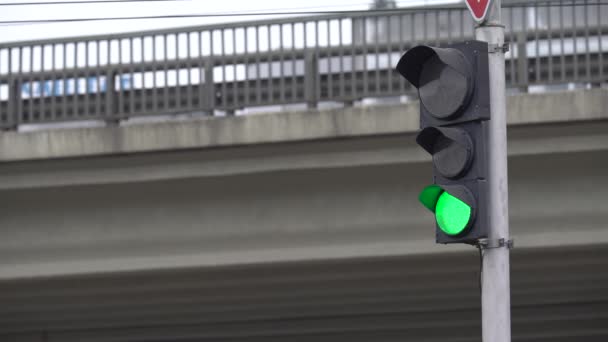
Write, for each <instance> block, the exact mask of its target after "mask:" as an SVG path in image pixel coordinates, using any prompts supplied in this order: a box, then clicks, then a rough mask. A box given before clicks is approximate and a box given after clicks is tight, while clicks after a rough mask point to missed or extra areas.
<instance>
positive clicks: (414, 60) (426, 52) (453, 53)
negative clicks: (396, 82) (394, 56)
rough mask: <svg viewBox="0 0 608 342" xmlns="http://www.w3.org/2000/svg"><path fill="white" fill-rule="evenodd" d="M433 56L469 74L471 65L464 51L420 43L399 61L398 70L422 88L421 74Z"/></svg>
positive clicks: (415, 85)
mask: <svg viewBox="0 0 608 342" xmlns="http://www.w3.org/2000/svg"><path fill="white" fill-rule="evenodd" d="M433 56H437V58H439V60H440V61H441V62H442V63H443V64H445V65H447V66H450V67H451V68H453V69H455V70H456V71H458V72H459V73H461V74H463V75H464V74H468V72H469V67H468V66H467V62H466V59H465V57H464V55H463V54H462V52H460V51H458V50H457V49H454V48H437V47H432V46H428V45H418V46H416V47H413V48H411V49H409V50H408V51H407V52H406V53H405V54H404V55H403V56H401V59H400V60H399V62H398V63H397V67H396V69H397V71H398V72H399V73H400V74H401V75H402V76H403V77H405V79H407V80H408V81H409V82H410V83H411V84H413V85H414V87H416V88H420V75H421V73H422V69H423V67H424V64H425V63H426V62H427V61H428V60H429V59H430V58H431V57H433Z"/></svg>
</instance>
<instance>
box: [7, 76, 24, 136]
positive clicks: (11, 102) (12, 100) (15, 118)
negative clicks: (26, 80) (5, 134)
mask: <svg viewBox="0 0 608 342" xmlns="http://www.w3.org/2000/svg"><path fill="white" fill-rule="evenodd" d="M8 87H9V88H8V106H7V108H6V124H5V125H4V129H6V130H13V129H15V128H17V125H18V122H19V112H18V111H19V109H18V108H19V105H18V103H19V101H21V84H20V82H18V81H17V80H16V79H14V78H9V80H8Z"/></svg>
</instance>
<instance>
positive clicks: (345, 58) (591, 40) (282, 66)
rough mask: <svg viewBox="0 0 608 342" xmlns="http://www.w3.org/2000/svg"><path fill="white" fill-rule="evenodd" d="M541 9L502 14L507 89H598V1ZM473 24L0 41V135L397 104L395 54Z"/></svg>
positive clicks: (386, 16)
mask: <svg viewBox="0 0 608 342" xmlns="http://www.w3.org/2000/svg"><path fill="white" fill-rule="evenodd" d="M551 4H553V5H551V6H543V4H542V3H533V4H529V5H518V6H510V7H507V8H505V9H504V10H503V20H504V21H505V24H506V26H507V32H506V38H507V41H508V42H509V43H510V48H511V49H510V51H509V52H508V53H507V55H506V58H507V59H506V79H507V82H508V86H509V87H517V88H520V89H526V88H527V87H528V86H530V85H550V84H566V83H602V82H606V81H607V77H608V74H607V73H606V71H607V70H608V52H607V51H608V49H606V47H608V5H606V3H605V2H602V1H601V0H588V1H580V0H577V1H558V2H555V1H553V2H551ZM555 4H559V6H555ZM473 28H474V24H473V22H472V20H471V18H470V14H469V13H468V12H467V10H466V9H464V8H462V7H453V8H442V9H436V10H432V9H418V10H411V9H410V10H401V11H390V12H369V13H355V14H353V13H350V14H342V15H329V16H309V17H300V18H288V19H278V20H266V21H256V22H242V23H233V24H222V25H208V26H200V27H188V28H179V29H170V30H157V31H147V32H136V33H128V34H119V35H105V36H93V37H79V38H70V39H54V40H42V41H30V42H22V43H11V44H1V45H0V127H2V128H4V129H11V128H14V127H16V126H18V125H20V124H24V123H46V122H57V121H73V120H87V119H95V120H105V121H118V120H121V119H125V118H129V117H136V116H144V115H159V114H173V113H187V112H204V113H208V114H213V113H214V112H215V111H226V112H228V113H231V112H234V111H235V110H238V109H242V108H249V107H256V106H270V105H284V104H302V103H306V104H308V106H311V107H312V106H316V105H317V104H318V103H320V102H324V101H337V102H344V103H352V102H353V101H357V100H360V99H362V98H370V97H386V96H398V95H402V94H406V93H412V89H411V88H410V86H409V85H408V84H407V83H406V82H405V81H404V80H403V79H402V78H401V77H400V76H399V75H398V74H396V72H395V71H394V65H395V64H396V63H397V61H398V59H399V57H400V56H401V54H402V53H403V52H405V51H406V50H407V49H409V48H410V47H412V46H414V45H418V44H425V43H426V44H433V45H445V44H449V43H452V42H457V41H462V40H468V39H473V36H474V32H473Z"/></svg>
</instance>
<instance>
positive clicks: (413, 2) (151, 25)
mask: <svg viewBox="0 0 608 342" xmlns="http://www.w3.org/2000/svg"><path fill="white" fill-rule="evenodd" d="M46 1H50V0H1V1H0V2H2V3H20V2H46ZM62 1H70V0H62ZM370 2H371V0H290V1H278V0H256V1H255V2H253V1H251V0H216V1H214V0H211V1H210V0H189V1H175V2H166V3H163V2H148V3H145V2H142V3H124V4H118V3H112V4H70V5H37V6H4V7H0V20H38V19H58V18H83V17H108V16H111V17H117V16H145V15H164V14H208V13H225V12H252V11H258V12H272V11H282V10H285V11H302V10H313V11H317V10H318V11H336V10H362V9H367V8H368V7H369V3H370ZM454 2H461V0H397V3H398V5H399V6H400V7H405V6H419V5H431V4H440V3H454ZM259 19H261V17H259V16H256V17H251V16H248V17H215V18H188V19H154V20H133V21H101V22H99V21H98V22H77V23H55V24H28V25H24V24H20V25H1V26H0V42H9V41H22V40H31V39H44V38H52V37H66V36H80V35H89V34H102V33H115V32H125V31H139V30H146V29H158V28H166V27H176V26H190V25H204V24H212V23H219V22H228V21H231V22H233V21H245V20H259Z"/></svg>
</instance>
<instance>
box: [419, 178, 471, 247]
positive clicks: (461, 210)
mask: <svg viewBox="0 0 608 342" xmlns="http://www.w3.org/2000/svg"><path fill="white" fill-rule="evenodd" d="M418 199H419V200H420V202H421V203H422V204H423V205H424V206H425V207H427V208H428V209H429V210H430V211H432V212H434V213H435V219H436V220H437V225H438V226H439V229H441V231H443V232H444V233H445V234H447V235H450V236H456V235H459V234H461V233H462V232H463V231H464V230H465V229H467V227H468V225H469V221H470V220H471V216H472V213H473V211H472V209H471V207H470V206H469V205H468V204H466V203H465V202H463V201H461V200H460V199H458V198H457V197H455V196H453V195H451V194H450V193H448V192H447V191H445V190H444V189H442V188H441V187H440V186H437V185H430V186H428V187H426V188H425V189H424V190H422V192H421V193H420V196H419V197H418Z"/></svg>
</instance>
